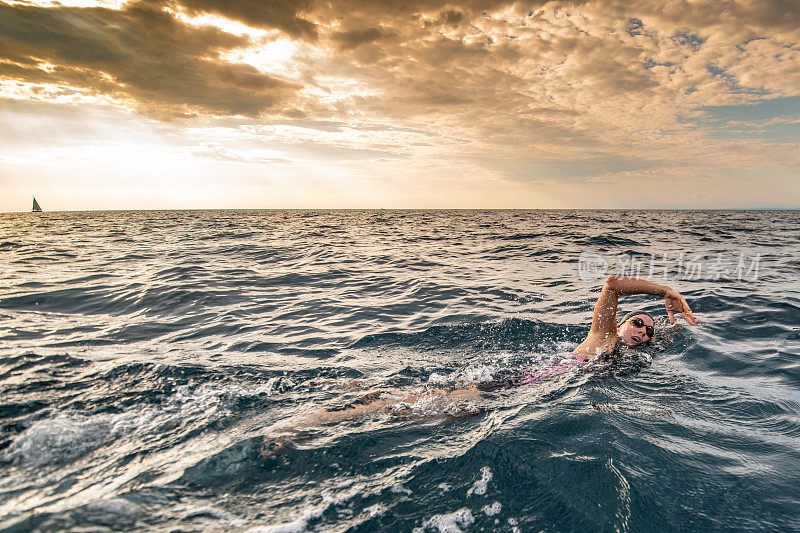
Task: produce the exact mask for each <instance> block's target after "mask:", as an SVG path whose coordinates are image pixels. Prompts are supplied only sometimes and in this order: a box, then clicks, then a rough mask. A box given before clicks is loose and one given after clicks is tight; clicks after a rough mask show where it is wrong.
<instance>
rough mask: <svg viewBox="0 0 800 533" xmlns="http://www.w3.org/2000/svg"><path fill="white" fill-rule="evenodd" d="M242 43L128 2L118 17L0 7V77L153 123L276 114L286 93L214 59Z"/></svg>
mask: <svg viewBox="0 0 800 533" xmlns="http://www.w3.org/2000/svg"><path fill="white" fill-rule="evenodd" d="M248 43H249V40H248V39H247V38H246V37H240V36H236V35H232V34H229V33H226V32H223V31H221V30H218V29H216V28H213V27H210V26H191V25H187V24H184V23H181V22H180V21H178V20H176V19H175V18H174V17H173V16H172V15H171V14H169V13H168V12H166V11H164V10H162V9H160V7H159V6H158V5H154V4H152V3H145V2H133V3H130V4H128V5H127V6H126V7H125V8H124V9H123V10H120V11H117V10H110V9H104V8H63V7H61V8H39V7H30V6H19V5H13V6H12V5H7V4H2V3H0V60H5V64H3V65H2V67H0V68H2V70H0V72H2V75H3V76H5V77H9V78H13V79H17V80H21V81H28V82H34V83H45V82H50V83H59V84H67V85H72V86H75V87H80V88H85V89H89V90H93V91H97V92H100V93H104V94H111V95H114V96H118V97H120V98H132V99H134V100H135V101H136V102H137V103H138V104H139V105H140V106H141V107H143V108H144V109H145V110H147V111H149V112H152V113H156V114H159V115H175V114H181V113H187V112H194V111H201V112H206V113H212V114H244V115H257V114H258V113H260V112H262V111H264V110H268V109H274V108H278V107H280V105H281V104H282V102H283V101H284V100H285V99H287V98H290V97H291V95H292V92H293V86H292V85H290V84H288V83H286V82H284V81H281V80H278V79H275V78H273V77H270V76H267V75H265V74H263V73H261V72H259V71H258V70H257V69H255V68H253V67H252V66H250V65H246V64H235V63H226V62H222V61H219V60H218V54H219V53H220V52H222V51H225V50H229V49H232V48H237V47H242V46H245V45H247V44H248ZM41 62H44V63H48V64H50V65H53V66H52V67H47V68H44V67H41V66H39V63H41Z"/></svg>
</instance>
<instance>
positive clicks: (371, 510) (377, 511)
mask: <svg viewBox="0 0 800 533" xmlns="http://www.w3.org/2000/svg"><path fill="white" fill-rule="evenodd" d="M387 510H388V509H386V507H385V506H383V505H382V504H380V503H376V504H375V505H370V506H369V507H367V508H366V509H364V511H363V512H364V513H366V514H367V515H368V516H369V517H370V518H375V517H376V516H381V515H383V514H386V511H387Z"/></svg>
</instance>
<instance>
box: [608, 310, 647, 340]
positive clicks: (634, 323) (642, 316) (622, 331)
mask: <svg viewBox="0 0 800 533" xmlns="http://www.w3.org/2000/svg"><path fill="white" fill-rule="evenodd" d="M617 334H618V335H619V336H620V338H621V339H622V342H623V343H625V345H626V346H631V347H634V346H646V345H647V344H650V341H651V340H653V335H655V320H653V317H652V316H651V315H650V313H648V312H646V311H634V312H632V313H628V314H627V315H625V316H624V317H622V321H621V322H620V323H619V327H617Z"/></svg>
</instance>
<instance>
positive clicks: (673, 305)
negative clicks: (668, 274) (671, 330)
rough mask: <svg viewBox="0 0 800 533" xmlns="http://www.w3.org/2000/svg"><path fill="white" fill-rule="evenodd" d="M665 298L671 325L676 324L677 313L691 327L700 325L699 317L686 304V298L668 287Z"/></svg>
mask: <svg viewBox="0 0 800 533" xmlns="http://www.w3.org/2000/svg"><path fill="white" fill-rule="evenodd" d="M663 298H664V307H666V308H667V315H669V323H670V324H674V323H675V312H676V311H677V312H678V313H681V314H682V315H683V318H684V319H686V322H688V323H689V325H690V326H696V325H697V324H699V323H700V321H699V320H698V319H697V317H695V316H694V313H692V310H691V309H690V308H689V304H688V303H686V298H684V297H683V296H681V295H680V293H678V292H677V291H675V290H674V289H671V288H670V287H666V290H665V291H664V294H663Z"/></svg>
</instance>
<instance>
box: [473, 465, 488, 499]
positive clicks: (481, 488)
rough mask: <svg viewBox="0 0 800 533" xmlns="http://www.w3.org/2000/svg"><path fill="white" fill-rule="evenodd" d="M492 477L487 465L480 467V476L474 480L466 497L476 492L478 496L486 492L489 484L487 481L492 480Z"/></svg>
mask: <svg viewBox="0 0 800 533" xmlns="http://www.w3.org/2000/svg"><path fill="white" fill-rule="evenodd" d="M492 477H493V476H492V471H491V470H490V469H489V467H488V466H484V467H483V468H481V478H480V479H479V480H478V481H476V482H475V483H474V484H473V485H472V487H470V489H469V490H468V491H467V497H469V496H472V495H473V494H478V495H480V496H483V495H484V494H486V489H487V487H488V486H489V482H490V481H491V480H492Z"/></svg>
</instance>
